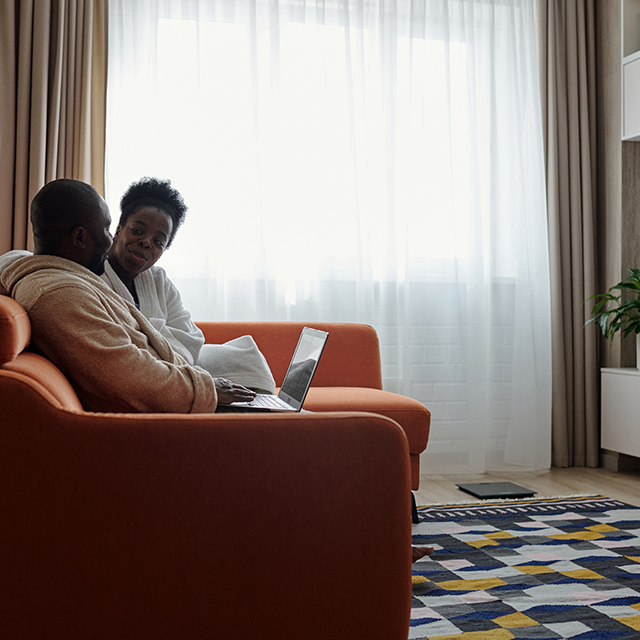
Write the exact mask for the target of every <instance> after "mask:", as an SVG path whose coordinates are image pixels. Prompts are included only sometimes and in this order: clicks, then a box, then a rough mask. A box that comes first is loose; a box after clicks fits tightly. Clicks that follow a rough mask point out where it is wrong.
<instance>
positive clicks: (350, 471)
mask: <svg viewBox="0 0 640 640" xmlns="http://www.w3.org/2000/svg"><path fill="white" fill-rule="evenodd" d="M14 383H15V384H19V381H14V382H11V381H9V382H7V383H6V384H5V383H3V385H2V386H0V403H3V402H6V401H7V399H8V398H10V397H15V394H16V393H17V392H18V390H17V389H12V388H11V387H12V385H13V384H14ZM29 411H30V415H28V416H25V419H24V420H21V419H20V418H19V417H16V420H15V421H14V420H12V421H11V423H10V424H9V423H8V421H7V420H0V483H1V486H2V490H1V491H0V520H1V521H2V523H3V525H2V527H0V558H1V559H0V565H1V566H2V571H1V572H0V593H2V594H3V596H2V598H1V599H0V620H2V623H0V624H1V625H2V627H3V633H2V636H3V638H18V637H20V638H39V639H45V640H46V639H48V638H61V637H68V638H71V637H91V638H105V639H106V638H121V639H122V638H125V639H126V638H136V639H146V638H149V639H151V638H153V639H154V640H159V639H163V638H178V637H181V638H190V639H192V640H195V639H199V638H208V639H210V638H214V637H215V638H225V640H235V639H240V638H249V637H254V636H255V637H260V638H261V639H265V640H270V639H275V638H278V640H282V639H287V638H291V639H293V638H300V637H304V638H305V639H306V640H320V639H321V638H322V639H323V640H325V639H326V638H332V640H340V639H344V640H347V638H348V639H352V638H356V637H366V638H374V639H376V638H377V639H380V640H382V639H384V640H392V639H396V638H397V639H398V640H400V639H401V638H402V639H403V640H404V639H406V637H407V634H408V625H409V606H410V597H411V582H410V511H409V509H410V507H409V495H410V494H409V469H408V465H409V456H408V450H407V444H406V440H405V437H404V435H403V433H402V431H401V429H400V428H399V427H398V426H397V424H396V423H395V422H393V421H391V420H389V419H387V418H383V417H380V416H375V415H371V414H345V413H332V414H296V415H284V416H283V415H261V416H245V415H242V414H224V415H214V416H212V415H193V416H192V415H188V416H183V415H124V414H121V415H118V414H89V413H84V414H79V413H70V412H67V411H64V410H60V409H55V408H52V407H51V405H49V404H48V403H46V402H45V401H44V400H42V399H37V398H36V399H35V400H34V402H33V403H32V404H31V406H30V407H29ZM256 634H257V635H256Z"/></svg>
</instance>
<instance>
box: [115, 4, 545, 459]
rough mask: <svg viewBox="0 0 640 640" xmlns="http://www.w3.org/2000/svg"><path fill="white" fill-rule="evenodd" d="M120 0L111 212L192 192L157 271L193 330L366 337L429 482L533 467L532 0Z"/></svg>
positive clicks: (537, 219) (541, 407)
mask: <svg viewBox="0 0 640 640" xmlns="http://www.w3.org/2000/svg"><path fill="white" fill-rule="evenodd" d="M110 5H111V16H110V25H109V28H110V34H111V35H110V43H109V45H110V60H109V106H108V143H107V149H108V174H107V178H108V201H109V203H110V206H111V207H112V209H113V210H115V211H117V202H118V198H119V196H120V194H121V193H122V192H123V191H124V189H125V188H126V186H127V185H128V184H129V183H130V182H132V181H133V180H136V179H138V178H140V177H142V176H143V175H155V176H158V177H168V178H171V179H172V181H173V183H174V185H175V186H176V187H177V188H178V189H179V190H180V191H181V192H182V194H183V195H184V197H185V200H186V201H187V204H188V205H189V207H190V212H189V214H188V218H187V222H186V224H185V226H184V228H183V229H181V230H180V232H179V234H178V237H177V238H176V241H175V243H174V245H173V246H172V247H171V249H170V250H169V251H168V252H167V253H166V255H165V256H164V257H163V258H162V262H161V265H162V266H163V267H164V268H165V269H166V270H167V271H168V273H169V275H170V276H171V277H172V279H174V281H175V282H176V284H177V285H178V286H179V288H180V290H181V292H182V294H183V299H184V302H185V305H186V306H187V308H189V309H190V310H191V312H192V315H193V316H194V317H195V318H196V319H235V318H243V319H289V318H290V319H302V320H305V321H313V320H341V321H358V322H367V323H370V324H373V325H374V326H375V328H376V329H377V330H378V333H379V335H380V337H381V342H382V355H383V369H384V377H385V387H386V388H388V389H389V390H393V391H398V392H400V393H405V394H407V395H411V396H413V397H416V398H417V399H418V400H421V401H423V402H424V403H425V404H426V405H427V406H428V407H429V408H430V409H431V410H432V413H433V427H432V436H431V440H430V444H429V448H428V452H427V453H426V454H425V457H426V462H427V463H428V464H429V467H430V468H431V469H435V468H436V467H434V464H436V461H437V462H443V463H444V467H446V469H447V470H461V471H478V470H482V469H484V468H485V467H487V465H488V466H489V467H497V466H501V465H505V464H507V465H508V464H514V463H515V464H520V465H530V466H534V467H543V466H546V465H547V464H548V458H549V449H550V442H549V439H550V436H549V434H550V406H549V402H550V387H549V375H550V357H549V348H550V347H549V341H550V339H549V313H548V306H549V301H548V296H549V294H548V259H547V248H546V212H545V204H544V183H543V172H542V141H541V126H540V112H539V105H538V100H539V95H538V81H537V75H536V50H535V38H534V31H533V23H534V16H533V7H532V5H533V3H531V2H530V0H499V1H498V0H495V1H492V0H476V1H475V2H470V1H465V2H461V1H459V0H456V1H453V0H451V1H447V0H437V1H429V0H424V1H423V2H417V3H416V2H409V1H408V0H397V1H395V2H389V1H386V0H367V1H366V2H353V3H352V2H350V1H349V2H343V3H337V4H334V3H327V2H319V1H318V2H317V3H316V2H306V3H299V2H288V1H282V0H280V1H276V0H271V1H269V2H262V1H260V0H256V1H250V0H200V1H199V2H198V1H197V0H189V1H188V2H187V1H186V0H185V1H184V2H181V1H180V0H175V1H174V2H171V1H167V0H163V1H160V0H149V1H148V2H145V3H144V4H139V3H128V2H126V1H124V0H120V1H119V2H118V1H116V0H112V2H111V3H110ZM131 5H136V6H135V7H132V6H131ZM141 6H143V7H144V10H143V11H141V10H140V8H139V7H141ZM115 217H116V216H115V215H114V218H115ZM532 451H533V452H534V454H533V455H531V452H532Z"/></svg>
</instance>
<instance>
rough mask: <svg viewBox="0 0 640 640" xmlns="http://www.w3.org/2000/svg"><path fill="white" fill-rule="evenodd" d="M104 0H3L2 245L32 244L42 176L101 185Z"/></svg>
mask: <svg viewBox="0 0 640 640" xmlns="http://www.w3.org/2000/svg"><path fill="white" fill-rule="evenodd" d="M106 60H107V0H3V1H2V2H0V253H4V252H5V251H8V250H10V249H24V248H32V247H31V246H30V245H31V243H32V238H31V234H30V232H29V224H28V210H29V203H30V202H31V199H32V198H33V196H34V195H35V193H36V192H37V191H38V190H39V189H40V187H42V186H43V185H44V184H45V183H46V182H49V181H50V180H53V179H56V178H75V179H78V180H84V181H85V182H90V183H91V184H93V185H94V186H95V187H96V189H98V191H100V192H101V193H103V192H104V146H105V115H106V114H105V111H106Z"/></svg>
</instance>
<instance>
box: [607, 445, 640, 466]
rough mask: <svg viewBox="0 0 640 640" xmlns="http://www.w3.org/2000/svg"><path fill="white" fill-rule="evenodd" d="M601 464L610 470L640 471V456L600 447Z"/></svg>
mask: <svg viewBox="0 0 640 640" xmlns="http://www.w3.org/2000/svg"><path fill="white" fill-rule="evenodd" d="M600 466H601V467H604V468H605V469H609V471H640V458H636V457H634V456H628V455H626V454H625V453H618V452H617V451H608V450H607V449H600Z"/></svg>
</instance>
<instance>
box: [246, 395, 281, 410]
mask: <svg viewBox="0 0 640 640" xmlns="http://www.w3.org/2000/svg"><path fill="white" fill-rule="evenodd" d="M247 404H248V405H249V406H251V407H264V408H265V409H282V407H287V406H288V405H287V404H285V403H284V402H282V400H280V398H278V396H268V395H264V394H258V395H257V396H256V397H255V398H254V399H253V400H252V401H251V402H248V403H247Z"/></svg>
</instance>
